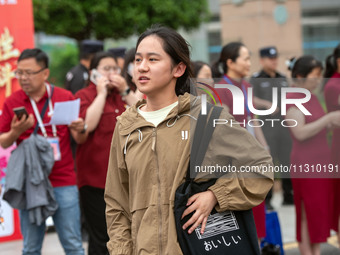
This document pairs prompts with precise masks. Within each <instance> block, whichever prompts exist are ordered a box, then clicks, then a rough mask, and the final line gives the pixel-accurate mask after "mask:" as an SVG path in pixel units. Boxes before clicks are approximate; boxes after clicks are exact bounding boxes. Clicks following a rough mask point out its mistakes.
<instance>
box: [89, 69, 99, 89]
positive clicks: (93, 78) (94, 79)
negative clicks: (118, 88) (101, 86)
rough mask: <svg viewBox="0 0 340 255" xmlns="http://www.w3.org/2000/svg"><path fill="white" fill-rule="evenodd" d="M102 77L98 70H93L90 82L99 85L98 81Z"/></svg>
mask: <svg viewBox="0 0 340 255" xmlns="http://www.w3.org/2000/svg"><path fill="white" fill-rule="evenodd" d="M101 76H102V75H101V74H100V73H99V72H98V71H97V69H92V70H91V76H90V80H91V81H92V82H93V84H95V85H97V81H98V79H99V78H100V77H101Z"/></svg>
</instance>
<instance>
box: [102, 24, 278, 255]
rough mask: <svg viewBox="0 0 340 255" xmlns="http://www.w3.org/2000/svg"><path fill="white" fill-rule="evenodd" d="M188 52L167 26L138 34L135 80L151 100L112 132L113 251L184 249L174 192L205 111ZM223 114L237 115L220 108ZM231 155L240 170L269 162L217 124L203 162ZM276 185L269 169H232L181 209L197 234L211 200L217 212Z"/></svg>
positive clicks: (236, 131)
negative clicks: (192, 87) (192, 90)
mask: <svg viewBox="0 0 340 255" xmlns="http://www.w3.org/2000/svg"><path fill="white" fill-rule="evenodd" d="M189 53H190V52H189V48H188V44H187V43H186V41H185V40H184V39H183V37H182V36H181V35H179V34H178V33H177V32H175V31H174V30H172V29H169V28H165V27H153V28H151V29H149V30H147V31H146V32H144V33H143V34H142V35H141V36H140V37H139V39H138V42H137V46H136V54H135V68H134V80H135V81H136V85H137V88H138V90H139V91H141V92H142V93H144V94H145V95H146V96H147V99H146V100H143V101H140V102H138V103H137V104H136V105H134V106H133V107H130V108H129V109H128V110H127V111H125V112H124V113H123V114H122V115H121V116H120V117H118V121H117V125H116V128H115V131H114V135H113V140H112V144H111V152H110V159H109V167H108V175H107V180H106V187H105V201H106V220H107V227H108V234H109V237H110V241H109V242H108V249H109V252H110V254H154V255H163V254H169V255H177V254H182V251H181V249H180V247H179V244H178V241H177V235H176V228H175V220H174V213H173V205H174V197H175V191H176V189H177V187H178V186H179V185H180V184H181V183H182V182H183V181H184V179H185V175H186V171H187V167H188V164H189V159H190V134H191V133H192V132H190V123H195V122H191V120H193V121H194V118H196V117H197V115H198V114H199V111H200V104H199V103H198V102H199V100H196V98H195V97H193V96H191V95H190V94H189V93H185V92H189V85H188V84H189V83H188V79H189V78H190V77H191V70H190V57H189ZM220 118H221V119H227V120H231V119H232V118H233V117H232V116H231V115H230V114H229V113H228V112H227V111H225V110H223V111H222V113H221V116H220ZM229 162H231V163H232V165H233V166H234V167H235V169H238V170H239V169H241V168H242V167H244V166H248V167H250V166H260V165H270V164H272V162H271V157H270V155H269V154H268V153H267V152H266V150H265V149H263V148H262V146H261V145H260V144H259V143H258V142H257V141H256V140H255V139H254V138H253V137H252V136H251V135H250V134H249V133H248V132H247V131H246V130H245V129H244V128H241V127H239V126H234V125H233V126H232V127H230V126H228V125H218V126H216V129H215V131H214V135H213V137H212V139H211V142H210V145H209V147H208V150H207V153H206V157H205V160H204V162H203V163H204V165H207V166H210V165H212V166H216V165H220V166H223V165H227V164H228V163H229ZM246 177H247V178H246ZM256 177H262V178H256ZM272 184H273V175H272V174H270V173H267V174H261V173H255V172H253V173H248V176H245V175H244V174H242V173H236V172H234V173H228V174H227V176H226V178H220V179H218V180H217V181H216V183H215V184H214V185H213V186H211V187H210V188H209V190H207V191H205V192H202V193H198V194H196V195H194V196H193V197H191V198H190V199H189V200H188V208H187V210H186V211H185V212H184V215H187V214H190V213H191V212H194V211H195V213H194V214H193V216H192V217H191V218H190V219H189V220H188V222H187V223H186V224H185V225H184V226H183V227H184V228H185V229H187V231H189V233H192V232H193V231H194V229H195V228H196V227H197V226H199V225H201V226H202V231H204V228H205V224H206V221H207V218H208V216H209V214H210V212H211V211H212V209H213V208H214V207H215V209H216V210H217V211H219V212H220V211H225V210H246V209H250V208H252V207H254V206H256V205H258V204H260V203H261V202H262V201H263V200H264V198H265V196H266V194H267V192H268V190H269V189H270V188H271V187H272ZM189 226H190V227H189Z"/></svg>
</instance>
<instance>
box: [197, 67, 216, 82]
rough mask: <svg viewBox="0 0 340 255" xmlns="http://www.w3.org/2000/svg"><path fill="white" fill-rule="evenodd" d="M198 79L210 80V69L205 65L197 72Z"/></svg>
mask: <svg viewBox="0 0 340 255" xmlns="http://www.w3.org/2000/svg"><path fill="white" fill-rule="evenodd" d="M196 78H198V79H211V78H212V73H211V69H210V67H209V66H207V65H203V66H202V67H201V69H200V70H199V72H198V74H197V77H196Z"/></svg>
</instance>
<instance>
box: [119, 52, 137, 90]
mask: <svg viewBox="0 0 340 255" xmlns="http://www.w3.org/2000/svg"><path fill="white" fill-rule="evenodd" d="M135 53H136V49H135V48H132V49H130V50H128V51H127V52H126V53H125V57H124V67H123V70H122V76H123V77H124V78H125V80H126V82H127V84H128V85H129V87H130V89H132V90H133V91H136V89H137V87H136V84H135V83H134V82H133V81H132V76H131V75H130V74H129V65H130V64H133V62H134V60H135Z"/></svg>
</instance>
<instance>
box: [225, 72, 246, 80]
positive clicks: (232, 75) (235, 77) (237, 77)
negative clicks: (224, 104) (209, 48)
mask: <svg viewBox="0 0 340 255" xmlns="http://www.w3.org/2000/svg"><path fill="white" fill-rule="evenodd" d="M226 75H227V76H228V77H230V78H231V79H233V80H235V81H241V80H242V78H243V77H242V76H241V75H239V74H238V73H236V72H234V71H232V70H229V71H228V72H227V74H226Z"/></svg>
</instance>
